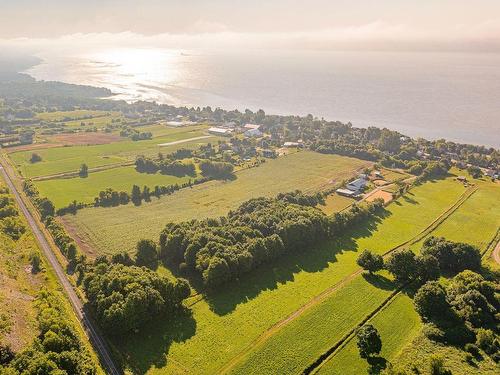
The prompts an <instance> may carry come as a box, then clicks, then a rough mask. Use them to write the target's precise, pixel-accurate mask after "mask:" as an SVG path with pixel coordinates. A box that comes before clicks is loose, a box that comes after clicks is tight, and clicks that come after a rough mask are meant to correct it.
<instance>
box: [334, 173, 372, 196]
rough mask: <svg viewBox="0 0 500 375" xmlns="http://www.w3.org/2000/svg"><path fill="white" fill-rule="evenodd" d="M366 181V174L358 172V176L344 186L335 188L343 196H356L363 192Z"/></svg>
mask: <svg viewBox="0 0 500 375" xmlns="http://www.w3.org/2000/svg"><path fill="white" fill-rule="evenodd" d="M367 183H368V176H367V175H366V174H360V175H359V176H358V178H356V179H355V180H354V181H351V182H349V183H348V184H347V185H346V186H345V187H344V188H340V189H337V190H336V192H337V194H339V195H343V196H344V197H349V198H357V197H359V196H360V195H361V194H363V191H364V190H365V187H366V184H367Z"/></svg>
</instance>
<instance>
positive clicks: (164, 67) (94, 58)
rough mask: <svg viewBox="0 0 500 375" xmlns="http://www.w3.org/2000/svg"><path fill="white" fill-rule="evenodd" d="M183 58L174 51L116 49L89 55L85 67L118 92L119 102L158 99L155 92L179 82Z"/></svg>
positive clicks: (102, 82)
mask: <svg viewBox="0 0 500 375" xmlns="http://www.w3.org/2000/svg"><path fill="white" fill-rule="evenodd" d="M180 57H181V53H180V51H172V50H161V49H147V48H144V49H142V48H134V49H129V48H127V49H113V50H108V51H103V52H99V53H95V54H92V55H90V56H87V61H86V63H85V64H86V65H87V68H89V69H92V71H93V75H94V77H93V78H94V80H95V81H96V82H98V83H100V85H102V86H105V87H108V88H110V89H111V90H112V91H114V92H115V93H118V95H117V97H116V98H117V99H125V100H128V101H130V100H155V97H154V96H151V90H154V89H158V90H161V89H164V88H165V87H166V86H168V85H171V84H173V83H174V82H175V81H176V80H178V78H179V69H178V64H179V59H180ZM157 95H158V93H155V96H157ZM165 95H166V94H165Z"/></svg>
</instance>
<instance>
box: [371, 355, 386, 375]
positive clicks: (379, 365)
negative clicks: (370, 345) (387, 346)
mask: <svg viewBox="0 0 500 375" xmlns="http://www.w3.org/2000/svg"><path fill="white" fill-rule="evenodd" d="M366 361H367V362H368V364H369V365H370V368H369V369H368V374H370V375H375V374H380V373H381V372H382V371H383V370H385V368H386V367H387V360H386V359H385V358H384V357H379V356H377V357H369V358H368V359H367V360H366Z"/></svg>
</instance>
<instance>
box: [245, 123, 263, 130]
mask: <svg viewBox="0 0 500 375" xmlns="http://www.w3.org/2000/svg"><path fill="white" fill-rule="evenodd" d="M243 127H244V128H245V130H254V129H257V130H259V129H260V125H257V124H246V125H245V126H243Z"/></svg>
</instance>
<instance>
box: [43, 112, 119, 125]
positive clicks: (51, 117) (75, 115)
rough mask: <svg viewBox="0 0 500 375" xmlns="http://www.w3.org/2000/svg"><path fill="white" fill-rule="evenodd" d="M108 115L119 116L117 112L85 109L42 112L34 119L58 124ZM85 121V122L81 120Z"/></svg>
mask: <svg viewBox="0 0 500 375" xmlns="http://www.w3.org/2000/svg"><path fill="white" fill-rule="evenodd" d="M109 115H115V116H116V115H119V113H118V112H108V111H91V110H87V109H81V110H74V111H55V112H43V113H37V114H36V118H38V119H40V120H43V121H50V122H58V121H65V119H68V118H69V119H73V120H81V119H85V118H87V117H92V118H94V117H103V116H109ZM83 121H85V120H83Z"/></svg>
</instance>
